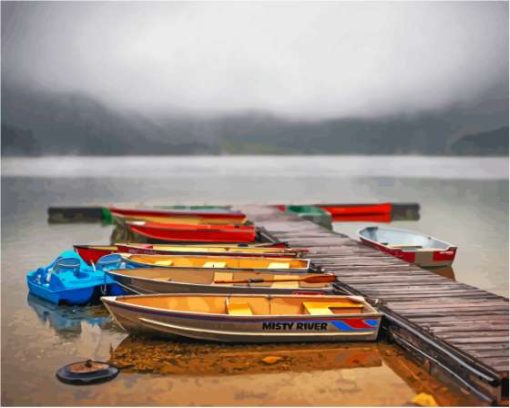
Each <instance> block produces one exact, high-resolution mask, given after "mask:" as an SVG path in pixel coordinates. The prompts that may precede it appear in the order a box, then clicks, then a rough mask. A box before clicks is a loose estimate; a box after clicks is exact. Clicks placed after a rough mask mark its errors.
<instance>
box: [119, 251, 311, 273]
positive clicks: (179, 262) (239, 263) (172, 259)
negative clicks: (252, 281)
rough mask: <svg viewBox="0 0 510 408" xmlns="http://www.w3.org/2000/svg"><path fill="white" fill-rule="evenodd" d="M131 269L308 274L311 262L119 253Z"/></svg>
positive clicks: (293, 259)
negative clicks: (222, 270) (257, 270)
mask: <svg viewBox="0 0 510 408" xmlns="http://www.w3.org/2000/svg"><path fill="white" fill-rule="evenodd" d="M118 255H119V257H120V258H121V259H122V261H123V262H124V263H125V264H126V265H127V266H128V267H129V268H131V269H132V268H137V267H139V268H144V267H145V268H147V267H163V268H165V267H166V268H167V267H170V268H205V269H208V268H221V269H262V270H267V269H271V270H273V269H276V270H284V271H288V272H300V273H303V272H308V271H309V269H310V260H309V259H303V258H266V257H262V256H259V257H233V256H201V255H187V256H186V255H144V254H127V253H119V254H118Z"/></svg>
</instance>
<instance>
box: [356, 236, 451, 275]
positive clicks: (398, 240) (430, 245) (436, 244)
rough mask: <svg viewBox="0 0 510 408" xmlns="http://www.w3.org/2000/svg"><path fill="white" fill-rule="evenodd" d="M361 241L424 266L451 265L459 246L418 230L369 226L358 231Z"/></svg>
mask: <svg viewBox="0 0 510 408" xmlns="http://www.w3.org/2000/svg"><path fill="white" fill-rule="evenodd" d="M358 236H359V238H360V240H361V242H363V243H365V244H367V245H370V246H372V247H374V248H376V249H378V250H380V251H382V252H386V253H388V254H390V255H393V256H395V257H397V258H400V259H402V260H404V261H406V262H409V263H414V264H416V265H419V266H424V267H435V266H450V265H451V264H452V262H453V260H454V258H455V254H456V253H457V247H456V246H454V245H452V244H449V243H447V242H445V241H441V240H439V239H436V238H432V237H430V236H428V235H424V234H420V233H418V232H413V231H407V230H402V229H396V228H381V227H367V228H363V229H361V230H359V231H358Z"/></svg>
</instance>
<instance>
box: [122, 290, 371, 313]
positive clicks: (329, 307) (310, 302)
mask: <svg viewBox="0 0 510 408" xmlns="http://www.w3.org/2000/svg"><path fill="white" fill-rule="evenodd" d="M116 300H117V301H118V302H121V303H124V304H132V305H138V306H145V307H151V308H156V309H163V310H174V311H183V312H195V313H211V314H225V315H232V316H253V315H264V316H280V315H303V316H306V315H318V316H324V315H335V314H341V315H344V314H361V313H375V310H374V309H373V308H372V307H371V306H370V305H368V304H367V303H365V302H363V301H358V300H356V299H352V298H350V297H346V296H274V295H267V296H263V295H262V296H254V295H251V296H250V295H247V296H244V295H216V296H215V295H212V296H209V295H207V296H206V295H202V296H182V295H181V296H179V295H177V296H175V295H174V296H161V295H156V296H146V295H145V296H127V297H126V296H121V297H117V298H116Z"/></svg>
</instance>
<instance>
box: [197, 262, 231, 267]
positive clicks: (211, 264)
mask: <svg viewBox="0 0 510 408" xmlns="http://www.w3.org/2000/svg"><path fill="white" fill-rule="evenodd" d="M202 266H203V267H204V268H225V267H226V266H227V263H226V262H215V261H211V262H206V263H204V264H203V265H202Z"/></svg>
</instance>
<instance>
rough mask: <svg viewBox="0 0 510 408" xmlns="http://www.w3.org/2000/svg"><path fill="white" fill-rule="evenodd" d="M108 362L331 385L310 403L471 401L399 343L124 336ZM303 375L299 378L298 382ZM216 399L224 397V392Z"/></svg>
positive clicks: (264, 397)
mask: <svg viewBox="0 0 510 408" xmlns="http://www.w3.org/2000/svg"><path fill="white" fill-rule="evenodd" d="M110 362H111V363H112V364H114V365H115V366H117V367H119V368H121V369H122V370H123V371H122V372H123V374H124V376H125V377H124V378H126V376H129V375H130V374H133V373H141V374H144V375H147V374H148V373H150V374H158V375H162V376H166V377H168V378H171V379H172V380H175V378H178V377H181V376H182V377H185V378H202V379H203V378H205V377H221V378H223V380H222V382H225V381H229V382H231V383H235V382H234V380H227V379H226V377H237V379H238V381H239V382H242V381H243V379H244V378H256V379H257V380H258V381H259V382H260V383H261V384H262V383H264V382H265V381H270V379H271V378H278V377H279V376H288V377H289V378H292V379H293V380H294V381H295V383H294V388H295V389H296V390H297V389H301V390H309V392H310V393H311V394H312V395H313V393H314V392H319V393H320V390H321V389H323V390H324V388H326V389H330V391H332V390H335V391H334V392H331V393H330V394H329V395H326V397H325V399H323V398H321V396H318V398H317V401H316V402H317V403H318V404H333V405H343V404H344V402H342V403H340V402H339V401H343V400H342V398H345V400H346V401H347V402H348V403H349V405H351V404H371V405H379V404H381V405H385V403H384V401H387V402H389V401H392V404H395V405H400V404H406V403H407V404H408V403H409V402H410V399H412V397H413V396H414V395H415V394H418V393H420V392H426V393H428V394H431V395H433V396H434V398H435V399H436V401H437V402H438V403H439V404H441V405H476V404H479V401H477V400H475V399H473V398H471V397H469V396H468V395H467V394H465V393H462V392H461V391H459V390H458V389H456V388H448V387H447V386H445V384H444V383H441V382H439V381H438V380H436V379H434V378H432V377H431V376H430V375H429V374H428V373H427V372H426V371H425V370H424V369H422V368H420V367H418V366H417V365H416V364H414V363H413V362H412V361H410V360H408V359H407V358H405V356H404V355H403V352H402V351H401V350H400V349H399V348H397V347H395V346H392V345H390V344H387V343H385V342H381V343H341V344H338V343H336V344H335V343H316V344H309V343H308V344H307V343H301V344H261V345H220V344H214V343H201V342H195V341H179V342H176V341H163V340H155V339H148V338H143V337H135V336H129V337H127V338H126V339H124V340H123V341H122V342H121V343H120V344H119V345H118V346H117V347H116V348H115V349H114V350H112V352H111V357H110ZM310 374H312V375H310ZM176 376H178V377H176ZM303 377H306V378H307V382H299V381H300V379H302V378H303ZM265 379H266V380H265ZM324 381H327V382H328V383H327V384H325V383H324ZM367 383H368V384H372V383H373V385H374V386H376V387H377V390H375V389H374V390H370V389H367ZM332 384H333V385H332ZM253 387H255V388H256V387H257V382H255V383H254V384H253V385H252V387H250V389H253ZM221 390H222V387H219V389H218V390H217V391H216V392H215V395H214V397H213V398H214V399H216V398H218V395H221V392H222V391H221ZM381 390H383V392H382V393H381ZM261 391H263V392H262V393H261V394H260V395H259V403H262V404H264V403H265V402H266V403H267V402H269V401H271V400H272V398H273V397H272V394H274V393H272V392H271V391H270V390H268V389H266V388H265V389H263V390H261ZM402 391H403V393H402ZM384 393H390V394H393V395H394V396H396V398H392V397H390V396H387V397H386V400H385V399H384V397H383V399H382V400H381V395H384ZM216 394H218V395H216ZM326 394H328V393H326ZM404 394H405V395H406V397H405V398H404V397H403V395H404ZM322 397H324V396H322ZM406 398H407V399H406ZM312 399H313V398H312ZM220 400H221V398H220ZM222 401H223V402H224V401H229V399H228V392H227V394H226V395H225V398H224V399H223V400H222Z"/></svg>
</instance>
